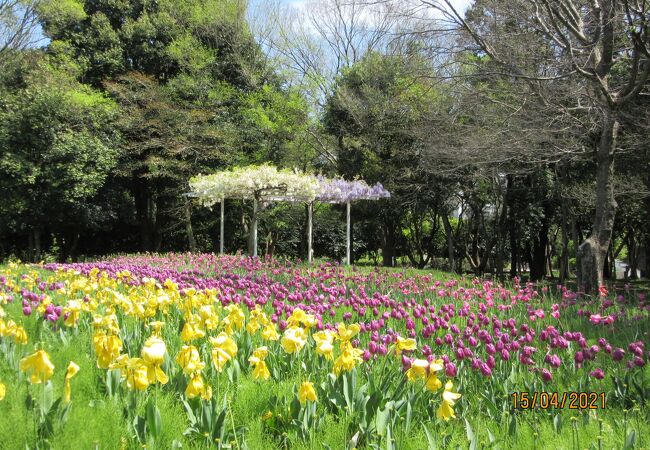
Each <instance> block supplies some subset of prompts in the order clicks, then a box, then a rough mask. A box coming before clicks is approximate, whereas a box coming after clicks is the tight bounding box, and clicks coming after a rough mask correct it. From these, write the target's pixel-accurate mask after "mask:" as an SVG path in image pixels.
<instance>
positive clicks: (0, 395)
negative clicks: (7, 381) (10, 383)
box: [0, 383, 7, 401]
mask: <svg viewBox="0 0 650 450" xmlns="http://www.w3.org/2000/svg"><path fill="white" fill-rule="evenodd" d="M5 395H7V386H5V385H4V383H0V401H2V400H4V399H5Z"/></svg>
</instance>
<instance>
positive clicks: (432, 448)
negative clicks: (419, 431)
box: [422, 426, 438, 450]
mask: <svg viewBox="0 0 650 450" xmlns="http://www.w3.org/2000/svg"><path fill="white" fill-rule="evenodd" d="M422 428H423V429H424V434H425V435H426V437H427V443H428V444H429V450H437V449H438V443H437V442H436V440H435V439H434V437H433V434H431V431H429V428H427V427H426V426H423V427H422Z"/></svg>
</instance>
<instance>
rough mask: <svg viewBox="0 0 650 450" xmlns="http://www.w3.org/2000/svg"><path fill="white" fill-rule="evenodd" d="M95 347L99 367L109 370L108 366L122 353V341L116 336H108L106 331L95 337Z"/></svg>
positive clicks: (98, 333) (97, 333) (96, 334)
mask: <svg viewBox="0 0 650 450" xmlns="http://www.w3.org/2000/svg"><path fill="white" fill-rule="evenodd" d="M93 346H94V348H95V353H96V354H97V367H99V368H101V369H108V366H109V365H110V364H111V363H112V362H113V361H114V360H115V358H117V357H118V356H119V355H120V353H121V352H122V341H121V340H120V338H119V337H118V336H116V335H114V334H111V335H107V334H106V333H105V332H104V331H99V332H96V333H95V334H94V335H93Z"/></svg>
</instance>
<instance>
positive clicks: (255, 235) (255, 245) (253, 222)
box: [251, 197, 257, 257]
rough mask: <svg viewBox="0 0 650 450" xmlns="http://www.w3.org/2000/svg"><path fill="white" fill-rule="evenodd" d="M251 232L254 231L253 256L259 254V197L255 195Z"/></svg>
mask: <svg viewBox="0 0 650 450" xmlns="http://www.w3.org/2000/svg"><path fill="white" fill-rule="evenodd" d="M251 222H252V223H251V233H253V255H252V256H253V257H256V256H257V198H255V197H253V220H252V221H251Z"/></svg>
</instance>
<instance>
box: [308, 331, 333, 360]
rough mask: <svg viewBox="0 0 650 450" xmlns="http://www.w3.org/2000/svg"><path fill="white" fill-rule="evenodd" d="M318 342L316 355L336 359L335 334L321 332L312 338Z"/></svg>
mask: <svg viewBox="0 0 650 450" xmlns="http://www.w3.org/2000/svg"><path fill="white" fill-rule="evenodd" d="M312 337H313V338H314V341H316V353H318V354H319V355H323V356H324V357H325V358H326V359H333V358H334V346H333V345H332V342H333V341H334V333H333V332H332V331H330V330H323V331H319V332H318V333H314V335H313V336H312Z"/></svg>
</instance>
